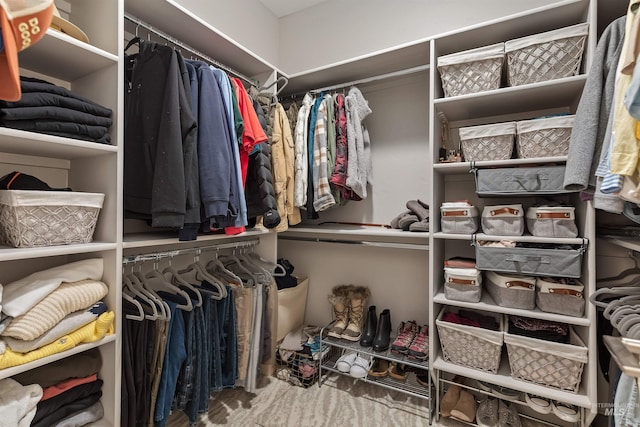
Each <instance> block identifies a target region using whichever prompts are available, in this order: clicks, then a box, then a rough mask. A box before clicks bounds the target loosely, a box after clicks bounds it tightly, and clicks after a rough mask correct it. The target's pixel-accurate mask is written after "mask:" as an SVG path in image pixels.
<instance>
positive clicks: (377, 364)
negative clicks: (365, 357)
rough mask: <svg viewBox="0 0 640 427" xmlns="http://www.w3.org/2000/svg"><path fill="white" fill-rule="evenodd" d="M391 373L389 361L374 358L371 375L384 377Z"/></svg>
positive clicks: (370, 370)
mask: <svg viewBox="0 0 640 427" xmlns="http://www.w3.org/2000/svg"><path fill="white" fill-rule="evenodd" d="M388 373H389V361H388V360H385V359H378V358H374V359H373V365H371V369H369V376H370V377H375V378H384V377H386V376H387V374H388Z"/></svg>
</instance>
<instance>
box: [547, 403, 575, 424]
mask: <svg viewBox="0 0 640 427" xmlns="http://www.w3.org/2000/svg"><path fill="white" fill-rule="evenodd" d="M551 406H552V407H553V408H552V409H553V413H554V414H556V416H557V417H558V418H560V419H561V420H564V421H566V422H568V423H577V422H578V421H580V410H579V409H578V407H577V406H574V405H569V404H568V403H562V402H556V401H553V402H551Z"/></svg>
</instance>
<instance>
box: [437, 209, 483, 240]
mask: <svg viewBox="0 0 640 427" xmlns="http://www.w3.org/2000/svg"><path fill="white" fill-rule="evenodd" d="M440 216H441V218H440V228H441V229H442V232H443V233H453V234H471V233H475V232H476V231H477V230H478V208H476V207H475V206H472V205H471V204H470V203H468V202H444V203H443V204H442V205H441V206H440Z"/></svg>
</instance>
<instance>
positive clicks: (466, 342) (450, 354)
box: [436, 309, 504, 374]
mask: <svg viewBox="0 0 640 427" xmlns="http://www.w3.org/2000/svg"><path fill="white" fill-rule="evenodd" d="M444 313H445V309H443V310H442V311H441V312H440V314H439V315H438V318H437V319H436V326H437V327H438V335H439V337H440V344H441V346H442V355H443V356H444V359H445V360H447V361H449V362H452V363H455V364H457V365H462V366H466V367H468V368H473V369H479V370H481V371H486V372H492V373H494V374H495V373H497V372H498V368H499V367H500V357H501V355H502V343H503V331H504V317H503V316H502V315H496V314H493V313H487V314H488V315H491V316H494V317H496V319H497V320H498V323H499V325H500V330H499V331H491V330H488V329H483V328H477V327H474V326H467V325H459V324H457V323H451V322H445V321H443V320H442V316H443V315H444ZM498 316H499V317H498Z"/></svg>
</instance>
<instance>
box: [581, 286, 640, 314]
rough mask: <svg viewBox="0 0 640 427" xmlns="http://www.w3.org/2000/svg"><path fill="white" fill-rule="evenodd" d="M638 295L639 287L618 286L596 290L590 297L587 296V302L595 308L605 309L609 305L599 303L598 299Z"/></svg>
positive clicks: (639, 292) (602, 302)
mask: <svg viewBox="0 0 640 427" xmlns="http://www.w3.org/2000/svg"><path fill="white" fill-rule="evenodd" d="M638 294H640V286H620V287H615V288H600V289H598V290H596V291H595V292H594V293H593V294H591V296H589V301H591V303H592V304H593V305H595V306H596V307H600V308H603V309H606V308H607V306H608V305H609V304H610V303H608V302H604V301H600V300H599V299H598V297H603V296H605V297H607V296H618V297H623V296H628V295H638Z"/></svg>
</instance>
